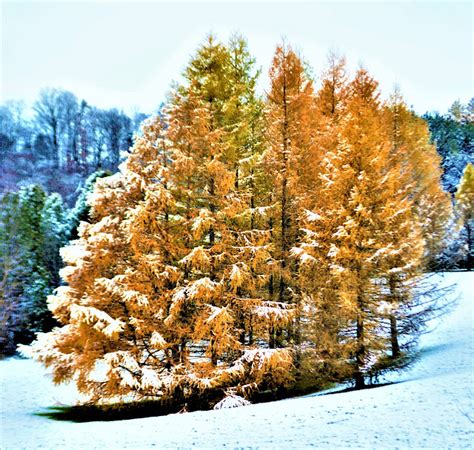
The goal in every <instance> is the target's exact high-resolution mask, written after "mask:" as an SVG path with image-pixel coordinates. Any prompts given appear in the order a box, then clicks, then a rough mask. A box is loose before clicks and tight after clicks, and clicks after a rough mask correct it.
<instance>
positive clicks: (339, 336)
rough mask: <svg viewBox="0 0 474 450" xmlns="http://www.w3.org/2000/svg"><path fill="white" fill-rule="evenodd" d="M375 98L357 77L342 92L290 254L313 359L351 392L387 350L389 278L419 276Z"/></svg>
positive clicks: (412, 231) (367, 80)
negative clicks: (312, 199)
mask: <svg viewBox="0 0 474 450" xmlns="http://www.w3.org/2000/svg"><path fill="white" fill-rule="evenodd" d="M378 95H379V94H378V92H377V83H376V82H375V80H373V78H372V77H370V75H369V74H368V73H367V72H366V71H365V70H362V69H361V70H359V71H358V72H357V74H356V76H355V78H354V80H353V81H352V82H351V83H350V84H349V85H348V93H347V96H348V97H347V100H346V104H345V112H344V115H343V117H342V118H341V119H340V121H339V123H338V125H337V126H338V139H337V145H336V146H335V147H333V148H332V149H330V151H329V152H328V153H327V155H326V157H325V159H324V161H323V164H322V173H321V175H320V178H321V180H322V187H321V192H320V193H319V194H320V195H319V201H317V202H316V205H315V207H314V208H313V209H312V210H310V211H307V212H306V220H305V221H304V224H303V226H302V228H303V230H304V233H305V236H304V240H303V243H302V244H300V245H299V246H296V247H295V248H294V249H293V254H294V255H296V256H297V257H298V259H299V261H300V275H301V278H302V285H303V286H305V292H304V293H305V294H306V297H307V303H308V306H307V308H308V310H309V311H310V312H311V313H312V314H313V321H314V324H313V326H312V333H311V334H312V339H313V342H314V347H315V348H314V351H315V354H316V358H315V360H316V361H319V364H320V365H321V368H322V369H325V370H327V371H328V372H329V374H328V375H329V377H331V376H333V377H334V378H335V379H337V378H344V377H352V378H353V379H354V381H355V385H356V387H363V386H364V385H365V379H366V377H367V376H370V375H371V374H372V373H374V371H375V370H376V369H377V366H378V365H379V364H380V362H381V361H383V359H384V358H385V356H386V354H387V353H388V351H389V350H390V344H391V335H390V321H389V319H390V312H393V311H396V310H398V309H401V308H402V306H403V307H404V306H405V305H406V304H407V303H408V301H407V302H406V303H405V304H404V305H399V304H398V303H395V302H394V301H393V299H392V298H391V297H390V294H389V292H390V291H389V289H388V288H387V287H388V286H387V285H388V278H389V275H390V273H391V272H393V273H396V272H401V273H402V274H403V273H406V272H407V271H408V270H409V268H410V267H415V268H416V267H418V266H419V260H420V257H421V252H422V250H423V242H422V240H421V237H420V230H419V228H418V227H417V226H416V222H415V221H413V218H412V213H411V204H410V201H409V200H408V199H407V198H405V197H404V196H403V195H402V193H401V190H400V184H399V180H398V171H399V167H396V166H393V165H391V162H390V145H389V140H388V136H387V134H386V132H385V129H384V124H383V120H382V119H383V118H382V114H381V106H380V101H379V99H378ZM407 296H409V292H407ZM311 334H310V336H311ZM347 360H349V361H350V364H349V365H348V364H345V363H344V361H347Z"/></svg>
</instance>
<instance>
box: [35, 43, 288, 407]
mask: <svg viewBox="0 0 474 450" xmlns="http://www.w3.org/2000/svg"><path fill="white" fill-rule="evenodd" d="M229 61H230V58H229V49H227V48H226V47H224V46H222V45H221V44H216V43H215V42H214V41H213V39H209V41H208V42H207V43H206V44H204V45H203V46H202V47H201V48H200V49H199V51H198V52H197V55H196V56H195V57H194V58H193V59H192V60H191V62H190V64H189V66H188V69H187V70H186V80H187V82H186V84H184V85H183V86H180V87H178V88H177V89H176V91H175V92H174V94H173V97H172V99H171V103H170V105H169V106H168V108H167V113H166V114H165V116H164V117H157V118H155V119H153V120H151V121H150V122H149V123H148V124H147V125H146V126H145V127H144V130H143V135H142V136H141V137H140V138H139V139H138V140H137V141H136V143H135V145H134V147H133V149H132V152H131V154H130V156H129V158H128V159H127V161H126V162H125V164H124V165H123V166H122V167H121V171H120V173H119V174H117V175H114V176H112V177H107V178H103V179H100V180H98V181H97V182H96V186H95V189H94V193H93V195H92V196H91V197H90V204H91V207H92V210H91V214H92V218H93V223H92V224H87V223H82V224H81V226H80V233H79V235H80V238H79V240H78V241H76V242H74V243H73V244H72V245H71V246H70V247H66V249H64V250H63V252H62V254H63V257H64V259H65V261H66V262H67V264H68V266H67V267H66V268H65V269H63V271H62V277H63V279H64V280H65V281H66V282H67V284H68V285H67V286H64V287H60V288H58V290H57V293H56V295H55V296H54V297H52V298H51V300H50V307H51V309H52V311H53V312H54V314H55V316H56V317H57V319H58V320H59V321H60V322H61V324H62V325H63V326H62V327H61V328H58V329H56V330H54V331H53V332H52V333H48V334H46V335H43V336H40V337H39V339H38V341H37V342H36V344H35V346H34V348H33V352H34V353H35V354H36V356H37V358H38V359H39V360H41V361H43V362H44V363H45V364H46V365H47V366H51V367H52V368H53V373H54V377H55V381H56V382H62V381H67V380H71V379H74V380H75V381H76V383H77V385H78V387H79V390H80V391H81V392H84V393H86V394H88V395H89V396H90V398H91V400H92V401H99V399H104V400H111V399H112V400H113V399H117V398H127V396H129V395H133V396H134V398H138V399H140V398H161V399H163V400H167V401H169V402H174V403H175V404H177V405H181V406H182V405H183V404H184V403H187V402H191V403H192V402H197V401H201V402H202V403H209V402H210V403H212V401H213V400H212V399H213V398H214V399H215V400H220V399H221V398H222V397H223V396H224V395H225V393H227V394H236V393H237V394H240V395H248V394H249V393H250V391H252V390H253V389H255V388H258V387H265V388H274V387H278V386H281V385H284V384H285V383H288V382H289V380H290V377H291V374H290V368H291V364H292V358H291V354H290V352H289V351H287V350H284V349H281V350H279V351H270V350H268V349H262V348H259V347H258V345H257V342H261V341H262V337H263V336H265V335H266V333H267V330H268V323H269V322H270V321H271V320H273V321H276V322H278V323H284V322H286V321H288V320H289V318H291V317H292V311H291V309H290V308H285V307H284V306H283V307H281V308H279V307H275V306H274V305H268V304H266V303H265V299H262V298H261V297H259V296H258V293H259V285H261V284H262V283H264V282H265V280H264V279H263V280H262V279H261V278H262V277H263V278H264V276H263V275H260V272H261V268H260V267H261V266H262V265H263V264H264V261H265V258H266V251H265V248H264V246H258V245H253V239H254V238H253V237H252V236H253V234H258V233H253V231H252V230H248V229H244V230H243V229H241V228H240V225H239V227H238V226H237V225H236V221H235V217H236V214H238V213H241V212H245V209H246V208H248V203H246V202H247V201H248V198H247V197H246V196H245V195H243V193H241V191H240V187H239V189H237V188H236V184H235V176H236V175H235V174H236V170H235V169H236V163H237V162H238V157H240V156H239V154H240V155H241V154H242V152H243V151H244V150H245V151H248V149H247V150H246V149H245V148H242V149H239V148H238V147H237V146H235V147H234V148H232V145H233V144H232V143H233V142H234V136H231V134H230V133H231V131H229V130H228V129H227V127H228V126H229V125H230V124H231V123H232V122H233V123H237V121H236V120H235V118H232V119H228V117H227V112H228V109H227V106H228V105H227V103H226V102H228V101H230V100H232V101H234V100H233V97H232V89H230V88H229V86H227V85H226V84H225V83H223V80H226V79H227V75H229V72H230V73H232V72H231V68H232V66H231V65H230V64H229ZM229 91H230V93H229ZM239 142H240V140H239ZM239 152H240V153H239ZM239 186H240V184H239ZM244 192H246V191H244ZM244 216H245V214H244ZM237 222H238V221H237ZM247 236H248V237H247ZM244 244H245V245H244ZM253 294H255V295H253ZM246 310H248V311H250V310H252V312H255V314H252V317H253V323H252V325H251V326H250V324H248V320H247V323H246V321H245V317H244V321H243V326H242V316H243V315H244V313H245V311H246ZM244 332H245V333H244ZM101 372H102V374H101ZM104 374H105V375H104Z"/></svg>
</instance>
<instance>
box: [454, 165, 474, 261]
mask: <svg viewBox="0 0 474 450" xmlns="http://www.w3.org/2000/svg"><path fill="white" fill-rule="evenodd" d="M456 212H457V214H458V217H459V220H460V224H461V226H462V227H463V229H464V232H465V236H466V243H465V246H464V247H465V255H466V268H467V270H472V268H473V265H474V264H473V259H474V243H473V241H474V236H473V226H474V223H473V222H474V166H473V165H472V164H470V163H469V164H468V165H467V166H466V168H465V169H464V174H463V176H462V178H461V182H460V183H459V187H458V190H457V192H456Z"/></svg>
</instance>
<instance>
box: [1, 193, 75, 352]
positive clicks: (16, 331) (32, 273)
mask: <svg viewBox="0 0 474 450" xmlns="http://www.w3.org/2000/svg"><path fill="white" fill-rule="evenodd" d="M1 203H2V215H1V218H0V261H1V267H0V279H1V284H0V295H1V300H0V301H1V306H2V308H1V309H2V317H1V324H2V333H1V336H0V339H1V346H2V347H1V349H0V352H1V353H7V354H8V353H13V352H14V351H15V347H16V344H17V343H28V342H31V341H32V340H33V338H34V334H35V333H36V332H39V331H48V330H50V329H51V328H52V327H53V326H54V325H55V323H56V322H55V320H54V319H53V318H52V315H51V313H50V311H49V310H48V307H47V303H46V298H47V296H48V295H50V294H51V293H52V291H53V289H54V288H56V287H57V286H58V285H59V282H60V280H59V276H58V272H59V269H60V268H61V267H62V262H61V258H60V256H59V249H60V248H61V247H62V246H63V245H64V244H65V243H66V235H65V230H66V229H65V219H66V209H65V206H64V204H63V202H62V199H61V197H60V196H59V195H58V194H52V195H50V196H47V194H46V193H45V192H44V191H43V189H42V188H41V187H39V186H34V185H31V186H26V187H23V188H22V189H20V190H19V191H18V192H12V193H7V194H4V195H3V197H2V199H1Z"/></svg>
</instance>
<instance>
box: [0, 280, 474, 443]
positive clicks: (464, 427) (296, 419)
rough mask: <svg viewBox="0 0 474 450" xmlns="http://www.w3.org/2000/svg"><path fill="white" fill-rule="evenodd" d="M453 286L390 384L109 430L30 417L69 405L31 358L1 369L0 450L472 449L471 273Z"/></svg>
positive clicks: (69, 394)
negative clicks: (443, 308) (414, 359)
mask: <svg viewBox="0 0 474 450" xmlns="http://www.w3.org/2000/svg"><path fill="white" fill-rule="evenodd" d="M445 281H446V282H457V283H458V284H457V293H458V294H459V295H460V301H459V304H458V306H457V307H456V309H455V310H454V311H453V312H452V313H451V314H450V315H449V316H447V317H445V318H444V320H443V321H442V322H441V323H440V324H439V325H436V324H432V325H433V326H434V327H435V329H434V331H433V332H432V333H431V334H428V335H425V336H423V338H422V342H421V347H422V350H423V356H422V358H421V360H420V361H419V362H418V363H417V364H416V365H415V366H414V367H413V368H412V369H410V370H409V371H406V372H404V373H402V374H401V375H394V376H391V378H390V381H397V383H395V384H391V385H387V386H383V387H377V388H373V389H367V390H364V391H352V392H346V393H337V394H332V395H313V396H306V397H301V398H297V399H290V400H282V401H278V402H273V403H266V404H260V405H251V406H246V407H242V408H236V409H231V410H229V409H227V410H219V411H208V412H194V413H188V414H173V415H168V416H163V417H151V418H145V419H133V420H122V421H115V422H87V423H73V422H66V421H57V420H52V419H49V418H46V417H41V416H38V415H35V413H38V412H44V411H47V408H48V407H50V406H54V405H58V404H71V403H72V402H74V399H75V395H76V394H75V392H74V389H73V388H72V387H71V386H59V387H55V386H53V384H52V383H51V381H50V379H49V378H48V377H47V376H45V371H44V370H43V369H42V367H41V366H40V365H38V364H37V363H34V362H33V361H31V360H20V359H9V360H5V361H0V374H1V375H0V377H1V379H0V381H1V393H0V394H1V397H0V399H1V417H0V420H1V429H0V431H1V436H0V447H1V448H2V449H20V448H26V449H30V448H31V449H32V448H45V449H55V448H63V449H72V448H81V449H92V448H114V449H120V448H150V447H155V448H190V447H206V448H209V447H210V448H222V447H227V448H236V447H239V448H249V447H251V448H256V447H259V448H285V449H288V448H303V447H321V448H335V447H352V448H354V447H366V448H367V447H368V448H384V447H389V448H393V447H398V448H400V447H405V448H406V447H408V448H416V447H431V448H463V447H467V448H469V447H471V448H472V447H473V445H474V435H473V423H472V421H473V420H474V408H473V397H474V394H473V390H474V384H473V381H474V379H473V344H474V342H473V316H472V302H473V300H474V295H473V292H474V273H456V274H449V275H447V276H446V277H445Z"/></svg>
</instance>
